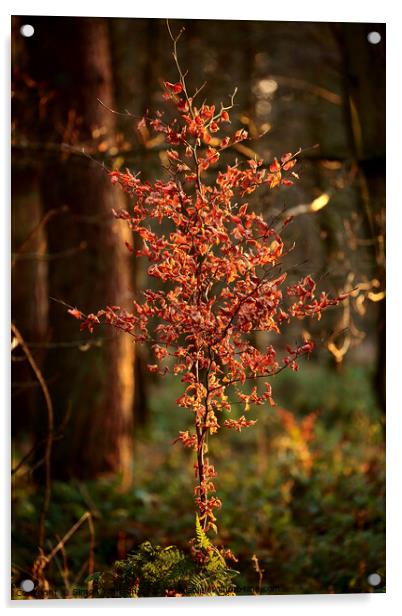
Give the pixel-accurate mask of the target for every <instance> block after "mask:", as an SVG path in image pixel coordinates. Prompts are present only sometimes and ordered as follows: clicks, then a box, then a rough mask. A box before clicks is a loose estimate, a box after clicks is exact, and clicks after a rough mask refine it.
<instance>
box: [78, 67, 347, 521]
mask: <svg viewBox="0 0 402 616" xmlns="http://www.w3.org/2000/svg"><path fill="white" fill-rule="evenodd" d="M164 85H165V95H164V96H165V99H169V100H171V101H172V102H173V104H174V105H175V107H176V111H177V114H176V115H177V117H176V118H175V119H173V120H172V121H169V122H166V121H164V119H163V114H162V113H160V112H157V113H156V115H155V117H153V118H149V117H147V118H144V119H143V120H142V123H145V124H148V125H149V126H150V127H151V129H153V130H154V131H156V132H160V133H164V135H165V140H166V143H167V146H168V149H167V156H168V160H169V169H168V172H169V177H168V178H167V179H166V180H157V181H155V182H147V181H143V180H142V179H141V178H140V177H139V174H137V175H134V174H132V173H131V172H130V171H128V170H127V171H126V172H124V173H122V172H120V171H112V172H111V173H110V179H111V181H112V182H113V183H115V184H119V185H120V187H121V188H122V189H123V190H124V191H125V192H126V193H128V194H129V196H130V198H131V201H132V207H131V210H130V211H129V212H128V211H119V212H115V216H116V217H117V218H120V219H122V220H124V221H126V222H127V223H128V225H129V226H130V228H131V230H132V231H133V233H134V234H136V236H137V237H138V239H139V240H140V242H141V243H140V246H139V247H138V248H137V249H135V250H134V248H133V247H131V246H129V248H130V250H131V251H132V252H134V254H135V255H136V256H137V257H145V258H146V259H148V261H149V263H150V265H149V269H148V275H149V276H150V277H153V278H155V279H157V280H158V281H159V287H160V288H159V289H158V290H157V291H154V290H146V291H145V292H144V300H143V301H142V302H141V303H139V302H137V301H134V302H133V307H132V311H131V312H127V311H124V310H120V309H119V308H118V307H117V306H108V307H106V308H105V309H102V310H100V311H99V312H98V313H97V314H96V315H94V314H91V315H89V316H87V317H85V316H84V315H83V314H82V313H81V312H80V311H77V310H76V309H74V310H72V311H70V312H71V314H72V315H73V316H75V317H76V318H78V319H81V320H82V323H81V328H82V329H87V330H89V331H90V332H92V331H93V328H94V326H95V325H97V324H99V323H100V322H105V323H108V324H110V325H113V326H115V327H117V328H119V329H121V330H123V331H125V332H128V333H129V334H130V335H131V336H132V337H133V338H134V339H135V340H136V341H137V342H145V341H146V342H149V343H151V344H152V350H153V353H154V356H155V363H153V364H150V365H149V366H148V368H149V370H150V371H151V372H158V373H160V374H165V373H166V372H168V371H172V372H173V373H174V374H178V375H181V380H182V382H183V383H184V384H185V386H186V387H185V390H184V392H183V395H182V396H180V397H179V398H178V400H177V404H178V405H179V406H181V407H183V408H186V409H190V410H191V411H192V413H193V415H194V433H193V434H190V433H189V432H180V435H179V437H178V439H177V440H180V441H181V442H182V443H183V445H184V446H186V447H190V448H193V449H195V450H196V452H197V462H196V465H195V468H196V474H197V478H198V485H197V487H196V489H195V500H196V503H197V506H198V508H199V513H200V520H201V521H202V523H203V525H204V528H206V529H208V528H211V527H212V528H215V520H216V518H215V516H214V513H213V510H214V509H215V508H217V507H219V506H220V504H221V503H220V501H219V499H218V498H216V497H215V496H213V495H212V496H211V494H212V493H213V492H214V490H215V487H214V484H213V482H212V481H211V478H212V477H213V476H214V474H215V471H214V469H213V467H211V466H210V465H209V464H208V462H207V460H205V459H204V454H205V453H206V451H207V443H206V439H207V436H208V434H214V433H216V432H217V431H218V430H219V429H220V427H221V425H220V423H219V421H220V417H221V416H223V418H224V420H223V422H222V425H223V426H224V427H226V428H229V429H235V430H238V431H240V430H241V428H243V427H247V426H251V425H253V424H254V423H255V421H253V420H246V418H245V416H244V415H242V416H241V417H240V418H239V419H230V418H227V419H225V415H227V414H228V413H230V411H231V404H230V402H229V400H228V389H229V388H230V387H233V388H234V391H235V394H236V395H237V396H238V398H239V400H240V401H241V402H242V403H244V410H245V411H248V410H249V408H250V404H256V405H260V404H264V403H265V402H266V401H268V402H269V404H270V405H271V406H273V405H274V404H275V403H274V400H273V398H272V391H271V386H270V385H269V384H268V383H266V385H265V391H264V393H262V394H258V393H257V388H256V387H254V389H253V390H252V391H251V393H245V392H244V391H242V390H241V389H239V387H240V386H241V385H244V384H245V383H246V381H247V380H248V379H253V378H257V377H258V378H269V377H272V376H273V375H275V374H277V373H278V372H279V371H281V370H282V369H284V368H286V367H288V366H289V367H291V368H293V369H297V361H296V360H297V359H298V358H299V357H300V356H302V355H306V354H309V353H310V352H311V351H312V348H313V345H312V343H311V342H306V341H303V342H302V343H301V344H300V345H299V346H298V347H297V348H295V349H288V351H289V352H288V355H286V356H285V357H282V358H279V357H277V353H276V351H275V349H274V348H273V346H269V347H267V348H266V349H265V350H264V351H261V350H258V349H257V348H256V347H255V345H254V342H253V338H252V336H251V334H252V333H253V332H254V331H265V332H272V333H274V334H279V333H280V331H281V328H282V326H283V324H284V323H288V322H289V321H290V320H291V319H292V318H298V319H300V318H304V317H312V316H315V317H316V318H320V316H321V311H322V310H323V309H325V308H327V307H328V306H331V305H335V304H337V303H338V302H339V301H340V299H341V298H339V297H338V298H335V299H330V298H328V297H327V295H326V294H324V293H323V294H321V295H320V296H319V297H318V298H317V297H316V296H315V283H314V281H313V280H312V279H311V277H310V276H306V277H305V278H304V279H303V280H301V281H300V282H299V283H298V284H293V285H291V286H288V287H286V284H285V283H286V278H287V275H286V273H278V267H279V265H280V262H281V258H282V257H283V255H284V254H285V247H284V243H283V241H282V239H281V236H280V234H279V232H278V230H277V229H275V228H274V227H273V226H270V224H268V223H267V222H266V221H265V220H264V219H263V217H262V216H261V215H258V214H256V213H255V212H254V211H250V207H249V204H248V202H247V201H246V200H245V199H246V198H247V197H248V196H249V195H250V194H251V193H253V192H254V191H255V190H256V189H257V188H258V189H261V190H262V191H265V190H270V189H274V188H276V187H278V186H280V185H281V184H285V185H288V184H291V183H292V179H290V178H297V177H298V176H297V174H296V173H295V172H294V171H293V168H294V166H295V164H296V155H293V154H291V153H287V154H284V155H283V156H282V157H281V158H280V160H278V159H275V160H274V161H273V162H272V163H271V164H269V165H268V166H266V165H264V161H262V160H254V159H251V160H248V161H246V163H245V164H241V163H239V162H236V163H235V164H233V165H227V166H226V168H223V169H222V168H221V169H219V170H217V171H216V172H215V174H214V178H215V181H214V182H212V181H211V176H209V177H208V183H207V182H205V173H206V171H207V170H208V169H210V167H213V166H214V165H216V164H218V163H219V161H220V159H221V154H222V152H223V151H224V150H226V149H228V148H230V147H231V146H233V145H234V144H237V143H238V142H240V141H243V140H245V139H247V137H248V135H247V132H246V131H245V130H244V129H241V130H237V131H235V132H234V133H233V134H231V135H226V136H223V137H222V138H219V139H217V137H214V142H213V143H214V145H211V142H212V135H217V134H218V133H219V132H220V131H221V130H222V129H223V125H225V126H227V124H228V123H230V116H229V110H230V108H231V107H224V106H223V105H221V107H220V109H219V110H217V109H215V106H214V105H206V104H202V105H201V107H200V108H198V107H196V106H195V105H194V101H193V99H192V98H191V97H189V96H188V94H187V91H186V84H185V82H184V79H181V80H180V82H178V83H169V82H165V84H164ZM162 225H163V226H162ZM167 229H170V231H167ZM156 321H157V322H158V324H157V325H155V322H156ZM211 469H212V470H211Z"/></svg>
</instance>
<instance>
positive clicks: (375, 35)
mask: <svg viewBox="0 0 402 616" xmlns="http://www.w3.org/2000/svg"><path fill="white" fill-rule="evenodd" d="M367 40H368V42H369V43H371V44H372V45H378V43H379V42H380V41H381V34H380V33H379V32H369V33H368V35H367Z"/></svg>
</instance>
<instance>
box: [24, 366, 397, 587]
mask: <svg viewBox="0 0 402 616" xmlns="http://www.w3.org/2000/svg"><path fill="white" fill-rule="evenodd" d="M293 376H294V377H295V378H294V379H293V381H292V387H290V384H289V381H288V380H287V379H285V378H282V375H279V376H278V377H277V379H278V382H277V384H276V390H277V391H278V390H281V395H279V394H278V396H277V403H278V407H284V408H286V409H289V410H290V411H292V412H293V414H294V416H295V419H296V421H297V422H298V425H300V422H301V421H302V420H303V418H304V417H305V416H306V414H309V413H310V412H312V411H316V412H317V413H318V415H317V419H316V422H315V425H314V431H313V437H314V438H313V439H312V440H311V441H309V442H307V443H306V445H304V444H303V441H300V442H299V441H298V440H297V438H296V436H297V435H295V434H293V432H292V431H290V432H288V431H287V430H286V429H285V427H284V424H283V422H282V421H281V419H280V416H279V414H278V408H275V409H267V410H266V412H265V410H264V411H263V410H261V413H260V415H259V423H258V426H259V430H258V431H257V430H255V431H250V432H244V434H243V433H242V434H241V435H240V436H239V435H238V433H231V432H229V431H228V432H227V434H226V435H225V439H223V440H222V441H221V445H220V447H219V449H217V450H216V452H215V453H214V457H215V458H216V460H217V462H218V463H219V467H220V470H221V472H220V486H219V490H220V493H221V494H222V497H223V499H222V500H223V502H224V505H223V507H222V513H221V518H222V533H221V536H220V540H221V541H222V543H223V544H224V545H226V546H230V548H231V549H232V550H233V552H234V553H235V554H236V556H237V557H238V558H239V563H238V564H236V567H235V568H236V569H238V570H239V572H240V575H238V576H237V577H235V578H233V581H234V582H235V584H236V589H235V592H236V594H237V595H240V594H252V593H253V592H255V591H258V589H259V581H258V575H257V573H256V571H255V569H254V567H253V564H252V561H251V557H252V555H253V554H256V556H257V557H258V561H259V563H260V566H261V569H262V570H264V574H263V580H262V587H261V592H262V593H263V594H266V593H269V594H271V593H285V594H290V593H325V592H337V593H348V592H369V591H372V592H384V588H385V587H384V584H383V583H381V584H380V585H379V586H378V587H376V588H373V587H370V585H369V583H368V581H367V578H368V576H369V575H370V574H371V573H375V572H378V573H379V574H380V575H381V577H382V580H384V579H385V542H384V533H385V507H384V503H385V499H384V486H385V481H384V447H383V429H382V414H381V411H380V410H379V409H378V407H377V406H376V399H375V396H374V393H373V388H372V375H371V373H370V372H369V370H365V369H364V368H360V367H359V368H357V367H356V366H353V365H350V366H345V370H344V371H343V372H341V373H334V372H333V371H332V370H331V369H330V368H329V367H326V366H325V364H324V363H323V364H315V363H313V362H312V361H310V362H308V364H307V366H306V367H305V369H304V370H303V371H301V372H300V373H297V374H294V375H293ZM170 386H171V387H172V388H173V387H175V383H174V381H172V382H171V383H169V387H170ZM166 389H168V387H167V388H166ZM165 391H166V390H165V388H159V387H157V386H155V390H154V392H153V395H152V397H151V401H150V402H151V411H152V421H151V423H150V425H149V427H148V429H147V432H143V433H142V434H141V435H138V437H137V441H136V445H137V449H136V458H135V460H134V464H135V469H136V483H135V485H134V487H133V488H131V489H129V490H127V491H126V492H124V491H122V490H121V487H120V485H119V482H118V481H117V480H116V478H99V479H98V480H97V481H93V482H86V483H85V484H84V483H82V482H75V481H70V482H57V481H55V482H54V483H53V491H52V500H51V503H50V508H49V512H48V515H47V520H46V528H47V535H48V537H50V538H54V537H55V535H56V534H57V535H63V534H64V533H65V532H67V531H68V529H69V528H71V526H72V525H73V524H74V523H75V522H76V521H77V519H79V518H80V516H81V515H82V514H83V513H84V512H85V511H87V510H88V509H90V510H91V511H93V513H94V524H95V532H96V552H95V565H96V570H102V571H108V570H110V569H111V568H112V565H113V563H114V562H115V561H116V559H117V558H119V557H118V554H119V552H120V553H122V550H126V553H129V554H130V552H131V551H132V550H133V549H135V546H138V545H140V544H142V543H143V542H144V541H146V539H149V538H152V543H153V545H161V546H166V545H168V544H174V545H176V546H177V549H179V550H182V551H183V552H184V553H186V550H187V539H188V536H187V534H186V533H187V529H188V528H189V527H191V525H192V524H193V523H194V522H193V520H194V517H193V516H194V514H193V506H192V498H191V490H190V489H189V488H190V486H191V478H190V477H189V474H188V473H187V472H185V471H184V470H183V469H186V468H187V465H188V461H189V459H190V457H191V452H189V451H188V450H185V449H183V448H180V447H179V446H178V445H174V446H173V447H171V446H170V443H169V442H166V433H169V434H171V435H172V439H173V438H174V435H175V434H176V432H177V431H178V429H179V427H180V425H181V424H180V421H181V419H180V417H179V413H178V412H177V409H176V408H175V406H174V405H173V406H172V407H171V408H169V407H168V404H169V401H168V399H170V398H174V395H175V390H173V391H171V392H166V393H165ZM292 400H294V402H293V404H292ZM167 408H169V413H167V412H166V409H167ZM148 431H149V434H148ZM240 437H241V438H240ZM302 445H303V447H302ZM233 451H236V456H233ZM308 455H310V456H311V467H310V468H309V467H308V466H306V461H308ZM42 496H43V495H42V494H41V493H40V492H39V491H38V489H37V487H35V485H34V484H33V483H32V481H30V479H29V475H28V474H25V475H23V473H22V471H21V473H19V474H18V476H17V477H16V478H15V481H14V490H13V498H14V515H13V560H12V562H13V567H15V580H16V587H17V588H18V587H19V583H20V581H21V580H22V579H25V577H26V571H29V569H30V567H31V565H32V554H36V549H37V546H36V536H37V519H38V511H40V507H41V503H42ZM178 503H180V507H179V510H178V509H177V504H178ZM118 536H120V537H122V538H123V539H120V542H123V547H121V545H120V544H119V545H118V542H117V537H118ZM196 538H197V541H198V542H199V543H201V539H202V536H201V537H200V536H197V537H196ZM55 541H56V539H52V540H49V545H48V549H50V547H52V546H54V545H55ZM88 545H89V531H88V529H87V528H86V527H85V528H84V527H83V528H82V529H80V530H79V531H78V532H77V533H76V534H75V535H74V536H73V537H72V538H71V539H70V541H69V542H68V544H67V545H66V548H65V549H66V553H67V557H68V567H69V569H70V572H71V579H72V580H74V579H75V578H76V576H77V575H78V573H79V572H80V571H81V569H82V565H83V563H84V562H85V561H86V560H87V559H88ZM57 561H58V562H57ZM124 562H126V561H124ZM188 564H189V565H191V567H194V566H195V564H194V563H193V562H191V559H189V558H187V557H186V560H185V562H184V563H182V565H183V566H184V568H186V567H187V565H188ZM182 565H180V566H182ZM62 570H63V563H62V560H61V559H60V558H57V557H56V558H55V559H54V561H53V562H52V563H51V564H50V565H49V568H48V570H47V574H48V580H49V583H50V586H51V588H52V589H57V592H59V593H60V596H65V593H66V589H65V586H64V581H63V578H62V576H61V573H60V571H62ZM85 575H86V572H84V576H85ZM100 575H102V576H104V578H106V577H107V576H106V574H104V573H103V574H100ZM108 575H110V574H108ZM195 579H196V578H194V580H195ZM82 581H83V579H82V578H81V579H80V580H79V581H78V584H81V583H82ZM199 581H200V580H198V582H199ZM105 583H106V582H105ZM109 586H110V587H112V579H110V580H109ZM176 590H178V589H176ZM193 590H194V587H191V585H189V587H188V589H187V592H192V591H193ZM110 592H112V591H110ZM105 593H106V594H104V596H107V592H106V591H105ZM109 596H113V594H110V595H109Z"/></svg>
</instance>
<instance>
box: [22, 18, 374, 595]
mask: <svg viewBox="0 0 402 616" xmlns="http://www.w3.org/2000/svg"><path fill="white" fill-rule="evenodd" d="M384 56H385V26H384V24H364V23H362V24H356V23H353V24H352V23H297V22H267V21H241V22H239V21H214V20H171V21H170V22H169V23H166V21H165V20H162V19H161V20H159V19H123V18H111V19H106V18H81V17H76V18H72V17H69V18H64V17H33V16H18V17H14V18H13V19H12V119H13V121H12V275H13V288H12V320H13V325H12V443H13V446H12V496H13V502H12V507H13V509H12V597H13V598H14V599H38V600H39V599H43V598H60V599H63V598H67V599H68V598H75V597H81V598H92V597H98V598H99V597H100V598H102V597H116V598H119V597H132V598H136V597H172V596H176V597H187V596H195V597H198V596H205V595H212V596H217V595H259V594H261V595H270V594H276V595H278V594H314V593H368V592H372V593H378V592H379V593H382V592H384V590H385V556H384V553H385V540H384V524H385V523H384V490H385V484H384V408H385V394H384V392H385V360H384V328H385V323H384V321H385V301H384V297H385V290H384V284H385V263H384V208H385V203H384V199H385V198H384V193H385V172H384V169H385V164H384V163H385V143H384V141H385V139H384V126H385V68H384V65H385V57H384Z"/></svg>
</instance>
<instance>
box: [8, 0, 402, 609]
mask: <svg viewBox="0 0 402 616" xmlns="http://www.w3.org/2000/svg"><path fill="white" fill-rule="evenodd" d="M396 5H397V2H395V1H392V0H382V1H381V2H378V1H371V2H368V1H367V0H366V1H365V2H352V1H351V0H333V2H323V1H321V2H313V1H311V0H303V1H302V0H299V1H296V0H285V1H284V2H283V3H279V2H276V3H274V2H272V1H271V2H268V1H265V0H264V1H262V2H261V1H258V0H255V1H254V3H250V2H247V3H246V2H240V3H239V2H235V0H233V1H232V2H229V1H228V0H220V1H219V2H218V1H217V0H213V1H211V0H202V1H201V2H197V3H195V5H194V6H191V3H190V2H189V1H187V2H179V1H178V0H176V1H174V0H170V2H169V3H167V2H164V3H163V4H162V2H160V0H157V1H155V2H153V3H150V2H148V3H145V2H138V1H137V2H135V1H133V0H131V1H127V0H120V2H119V3H118V5H117V4H114V3H107V4H104V3H100V2H99V1H96V2H95V1H93V2H90V1H86V2H84V1H83V0H81V1H79V0H70V1H69V2H68V3H67V2H66V3H63V5H57V4H56V3H55V2H54V1H53V2H50V1H46V2H45V1H42V2H40V1H38V0H36V1H35V2H29V1H25V2H22V1H15V2H5V3H4V4H3V5H2V14H1V17H2V19H1V20H0V27H1V28H2V31H4V32H2V35H3V36H2V50H3V54H2V62H1V70H2V72H3V74H2V75H1V80H0V83H1V84H2V86H3V87H4V89H5V91H4V92H3V93H2V97H1V99H0V100H1V103H2V106H3V109H2V113H1V114H0V121H1V127H2V129H3V130H2V131H1V134H2V135H5V137H3V144H4V147H5V150H4V154H3V157H2V160H3V161H4V163H5V164H4V163H3V164H2V165H1V167H0V169H1V171H0V172H1V177H0V182H1V187H2V189H3V197H4V199H3V201H2V207H1V208H0V212H1V217H2V219H1V223H2V224H1V230H2V234H3V235H2V240H3V241H2V243H1V256H2V259H1V266H2V267H1V285H2V294H1V298H2V301H1V306H2V313H1V314H2V325H3V327H2V328H1V333H2V345H1V349H2V354H1V358H2V362H3V365H2V370H1V371H0V378H1V386H2V387H1V391H2V392H7V394H6V393H5V396H4V401H5V404H3V405H2V410H3V413H2V414H3V416H4V418H5V419H4V423H3V426H2V430H1V434H2V437H3V439H4V443H3V448H2V454H1V458H0V459H1V463H2V465H3V467H4V471H3V473H2V479H3V481H2V486H3V488H4V494H3V500H2V504H3V507H2V508H1V514H2V522H3V524H2V530H3V533H4V534H3V541H2V554H1V557H0V565H1V578H0V580H1V588H2V599H3V604H5V606H6V607H7V608H8V609H10V606H11V603H10V602H9V601H8V595H9V571H10V569H9V556H8V555H7V552H8V547H9V544H10V528H9V527H10V524H9V489H8V485H9V474H8V473H9V451H10V444H9V434H10V429H9V427H10V426H9V421H8V419H7V415H8V414H9V355H8V349H9V319H10V313H9V305H8V304H9V299H8V298H9V273H8V272H9V264H10V257H9V252H10V245H9V224H10V214H9V202H10V181H9V161H10V154H9V139H8V135H9V84H10V79H9V57H10V52H9V44H10V43H9V41H10V34H9V30H10V15H11V14H15V15H18V14H20V15H24V14H25V15H30V14H31V15H32V14H35V15H66V16H68V15H70V16H74V15H76V16H107V17H113V16H114V17H116V16H118V17H170V18H204V19H208V18H209V19H265V20H273V21H275V20H277V21H280V20H283V21H336V22H340V21H346V22H353V21H356V22H359V21H363V22H368V23H379V22H386V23H387V75H388V79H387V82H388V84H387V161H388V162H387V233H388V239H387V257H388V267H387V283H388V310H387V385H388V387H387V395H388V417H387V488H388V494H387V594H371V595H305V596H298V595H293V596H283V597H279V596H274V597H255V598H254V597H251V598H245V597H237V598H233V599H232V598H230V597H228V598H216V599H213V600H211V599H197V600H193V599H184V600H180V599H170V600H166V599H162V600H158V599H144V600H136V601H135V602H134V603H133V602H132V601H127V600H108V599H104V600H93V601H88V600H86V601H81V600H74V601H71V602H68V601H61V600H59V601H47V602H41V605H40V606H38V604H37V603H36V602H35V603H33V602H27V601H25V602H14V603H13V605H12V607H21V608H24V609H31V610H33V611H37V610H42V609H43V608H45V609H48V608H50V609H53V610H59V609H62V610H72V609H74V610H76V609H85V608H94V607H96V608H98V609H109V610H112V609H115V608H120V607H127V608H130V609H133V608H134V609H138V610H142V609H150V608H151V609H158V608H161V609H162V610H164V611H171V610H172V609H174V610H177V609H178V610H183V609H187V610H188V609H189V608H190V609H191V611H194V612H201V611H203V612H205V611H208V612H215V611H217V610H219V611H227V612H228V613H229V611H230V613H231V614H232V613H237V612H240V611H244V609H247V608H252V609H253V610H255V611H256V613H261V614H263V613H265V611H271V613H272V611H273V612H274V613H277V612H280V613H281V614H288V613H295V612H296V611H297V613H298V614H300V615H301V616H303V614H305V615H306V616H307V615H308V616H312V615H314V614H320V615H321V614H322V613H323V611H325V613H335V612H336V613H339V611H340V610H341V611H342V613H343V614H352V612H353V614H354V613H356V612H361V613H362V612H363V611H364V614H365V616H369V615H371V614H372V615H373V616H374V615H376V616H377V614H378V611H379V610H384V609H385V610H386V611H388V609H389V608H391V607H392V606H393V607H395V606H396V605H397V602H398V599H400V597H399V592H398V591H399V586H400V585H401V581H402V580H401V578H402V574H401V571H402V567H401V554H402V533H401V520H402V515H401V514H402V512H401V503H402V489H401V474H402V473H401V471H400V465H401V461H400V456H399V455H398V454H399V453H400V450H401V437H402V430H401V428H402V421H401V420H402V404H401V402H402V400H401V394H400V385H399V381H400V380H401V376H400V374H401V361H400V357H401V350H400V346H401V344H402V337H401V327H400V322H401V312H402V301H401V299H402V298H401V285H402V277H401V264H402V258H401V257H402V255H401V245H402V240H401V229H402V225H401V224H400V222H401V218H400V212H401V209H402V203H401V198H400V196H399V195H400V194H401V192H402V187H401V181H400V178H401V175H402V172H401V164H402V160H401V158H402V157H401V154H400V151H401V149H402V148H401V144H400V141H401V139H402V130H401V121H400V117H401V110H402V97H401V93H402V87H401V74H402V73H401V59H402V52H401V40H402V35H401V32H400V30H401V26H402V22H401V20H399V19H398V10H397V6H396ZM113 7H118V9H117V11H116V10H114V9H113ZM398 385H399V387H398ZM6 395H7V398H6ZM6 400H7V402H6ZM399 603H400V601H399ZM12 607H11V609H12Z"/></svg>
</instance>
